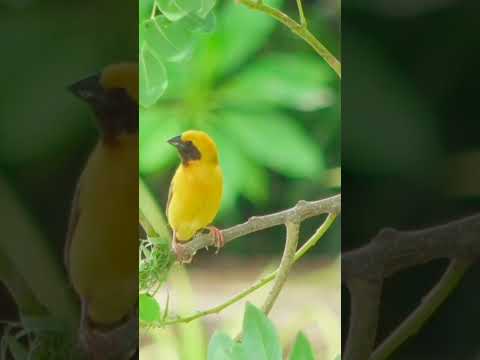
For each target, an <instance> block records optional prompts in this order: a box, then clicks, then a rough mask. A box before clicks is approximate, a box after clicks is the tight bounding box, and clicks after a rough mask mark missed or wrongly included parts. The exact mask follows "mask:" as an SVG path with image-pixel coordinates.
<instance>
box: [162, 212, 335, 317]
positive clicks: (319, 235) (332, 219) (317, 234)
mask: <svg viewBox="0 0 480 360" xmlns="http://www.w3.org/2000/svg"><path fill="white" fill-rule="evenodd" d="M339 211H340V210H339ZM336 217H337V214H336V213H329V214H328V216H327V218H326V219H325V221H324V222H323V224H322V225H321V226H320V227H319V228H318V229H317V231H315V233H314V234H313V235H312V236H311V237H310V238H309V239H308V240H307V241H306V242H305V244H303V246H302V247H301V248H300V249H299V250H297V252H296V253H295V256H294V259H293V262H294V263H296V262H297V261H298V260H300V259H301V258H302V257H303V255H305V254H306V253H307V252H308V251H309V250H310V249H311V248H312V247H314V246H315V245H316V244H317V243H318V241H319V240H320V239H321V238H322V236H323V235H324V234H325V233H326V232H327V230H328V229H329V228H330V226H332V224H333V223H334V222H335V219H336ZM278 271H279V269H277V270H275V271H274V272H272V273H270V274H268V275H266V276H263V277H262V278H261V279H260V280H257V281H256V282H255V283H254V284H252V285H251V286H250V287H248V288H247V289H245V290H242V291H241V292H240V293H238V294H237V295H235V296H233V297H232V298H230V299H229V300H227V301H225V302H224V303H222V304H220V305H217V306H214V307H212V308H210V309H207V310H203V311H197V312H196V313H194V314H192V315H188V316H183V317H177V318H173V319H167V320H165V321H163V322H162V323H161V324H158V326H165V325H173V324H178V323H188V322H190V321H193V320H196V319H199V318H201V317H204V316H207V315H211V314H217V313H219V312H220V311H222V310H224V309H226V308H227V307H229V306H230V305H233V304H235V303H236V302H238V301H240V300H241V299H243V298H245V297H246V296H248V295H250V294H251V293H253V292H254V291H255V290H257V289H260V288H261V287H263V286H264V285H266V284H268V283H269V282H270V281H272V280H273V279H274V278H275V276H277V274H278Z"/></svg>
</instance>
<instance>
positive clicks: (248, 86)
mask: <svg viewBox="0 0 480 360" xmlns="http://www.w3.org/2000/svg"><path fill="white" fill-rule="evenodd" d="M332 77H333V75H332V72H331V70H330V69H329V68H328V66H327V65H326V64H325V62H324V61H322V60H321V59H320V58H319V57H317V56H314V55H307V54H298V53H296V54H287V53H282V54H280V53H277V54H270V55H267V56H265V57H263V58H261V59H259V60H258V61H256V62H255V63H253V64H252V65H251V66H249V67H248V68H247V69H246V70H245V71H244V72H242V73H240V74H239V75H238V76H236V77H235V78H234V79H233V80H232V81H231V82H230V83H229V84H227V85H226V87H225V89H224V92H223V93H222V94H223V99H224V101H226V102H228V103H232V104H235V105H236V106H238V105H255V104H258V103H269V104H273V105H278V106H281V107H291V108H294V109H296V110H301V111H312V110H316V109H319V108H322V107H325V106H328V105H330V104H331V103H332V101H333V93H332V91H331V90H330V89H329V88H328V82H329V81H331V80H332ZM220 91H222V90H220Z"/></svg>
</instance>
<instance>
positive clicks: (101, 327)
mask: <svg viewBox="0 0 480 360" xmlns="http://www.w3.org/2000/svg"><path fill="white" fill-rule="evenodd" d="M70 90H71V91H72V92H73V93H74V94H75V95H76V96H78V97H80V98H81V99H83V100H85V101H86V102H87V103H88V104H89V105H90V106H91V108H92V110H93V113H94V115H95V119H96V122H97V124H98V127H99V130H100V139H99V141H98V144H97V145H96V147H95V149H94V150H93V152H92V154H91V155H90V157H89V159H88V162H87V164H86V167H85V169H84V171H83V173H82V175H81V177H80V179H79V182H78V185H77V190H76V193H75V196H74V201H73V205H72V212H71V217H70V223H69V228H68V233H67V240H66V246H65V264H66V267H67V270H68V273H69V277H70V280H71V283H72V285H73V287H74V289H75V291H76V292H77V294H78V295H79V297H80V300H81V305H82V309H81V311H82V314H81V323H80V329H79V336H80V339H81V342H82V343H83V345H84V347H85V348H86V349H87V350H88V351H89V352H90V353H91V355H92V356H93V358H94V359H97V358H98V359H127V358H129V356H130V355H131V353H132V352H134V351H135V350H136V348H137V346H138V337H137V336H138V311H137V301H138V66H137V65H136V64H129V63H123V64H116V65H110V66H107V67H106V68H105V69H104V70H103V71H102V73H101V74H100V75H95V76H91V77H89V78H87V79H84V80H81V81H79V82H77V83H75V84H73V85H72V86H71V87H70Z"/></svg>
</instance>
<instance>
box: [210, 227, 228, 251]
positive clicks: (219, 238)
mask: <svg viewBox="0 0 480 360" xmlns="http://www.w3.org/2000/svg"><path fill="white" fill-rule="evenodd" d="M207 229H208V230H210V233H211V234H212V235H213V238H214V243H213V245H214V246H215V247H216V248H217V250H216V251H215V254H218V252H219V251H220V249H221V248H222V247H224V246H225V237H224V236H223V233H222V231H221V230H219V229H218V228H216V227H215V226H209V227H208V228H207Z"/></svg>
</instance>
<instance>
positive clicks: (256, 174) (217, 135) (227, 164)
mask: <svg viewBox="0 0 480 360" xmlns="http://www.w3.org/2000/svg"><path fill="white" fill-rule="evenodd" d="M205 130H206V131H207V132H208V133H209V134H210V135H211V136H212V137H213V139H214V140H215V142H216V143H217V146H218V150H219V153H220V164H221V166H222V170H223V173H224V196H223V204H222V206H223V208H226V209H231V208H232V207H233V206H234V204H235V200H236V198H237V195H238V194H239V193H240V194H243V195H244V196H245V197H246V198H247V199H249V200H250V201H252V202H254V203H261V202H263V201H265V200H266V199H267V198H268V175H267V173H266V171H265V169H264V168H263V167H260V166H258V165H257V164H255V163H254V162H253V161H252V160H251V159H249V158H248V157H247V156H246V155H245V153H244V152H243V151H242V149H240V148H239V147H238V145H237V144H235V143H234V142H232V141H231V138H230V135H229V134H228V133H225V132H224V131H222V128H221V127H208V128H206V129H205Z"/></svg>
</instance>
